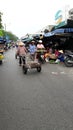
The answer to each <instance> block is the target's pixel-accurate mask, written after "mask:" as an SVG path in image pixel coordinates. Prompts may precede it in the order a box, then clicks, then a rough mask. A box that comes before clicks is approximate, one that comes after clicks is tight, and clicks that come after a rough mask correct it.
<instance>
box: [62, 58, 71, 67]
mask: <svg viewBox="0 0 73 130" xmlns="http://www.w3.org/2000/svg"><path fill="white" fill-rule="evenodd" d="M69 60H71V58H70V57H66V59H65V60H64V64H65V65H66V66H67V67H72V66H73V63H69V62H68V61H69Z"/></svg>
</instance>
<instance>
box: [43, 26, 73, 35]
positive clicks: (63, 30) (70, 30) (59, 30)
mask: <svg viewBox="0 0 73 130" xmlns="http://www.w3.org/2000/svg"><path fill="white" fill-rule="evenodd" d="M65 33H73V28H61V29H56V30H54V31H52V32H48V33H45V34H44V37H50V36H53V35H56V34H65Z"/></svg>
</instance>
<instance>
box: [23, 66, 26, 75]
mask: <svg viewBox="0 0 73 130" xmlns="http://www.w3.org/2000/svg"><path fill="white" fill-rule="evenodd" d="M23 72H24V74H27V68H26V67H25V66H23Z"/></svg>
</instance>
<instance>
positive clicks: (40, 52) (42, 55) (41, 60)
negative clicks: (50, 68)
mask: <svg viewBox="0 0 73 130" xmlns="http://www.w3.org/2000/svg"><path fill="white" fill-rule="evenodd" d="M45 52H46V50H44V49H40V50H37V59H38V61H39V63H42V64H43V63H45Z"/></svg>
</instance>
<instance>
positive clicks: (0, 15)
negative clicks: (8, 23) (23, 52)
mask: <svg viewBox="0 0 73 130" xmlns="http://www.w3.org/2000/svg"><path fill="white" fill-rule="evenodd" d="M2 15H3V13H1V12H0V29H2V28H3V25H2Z"/></svg>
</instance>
